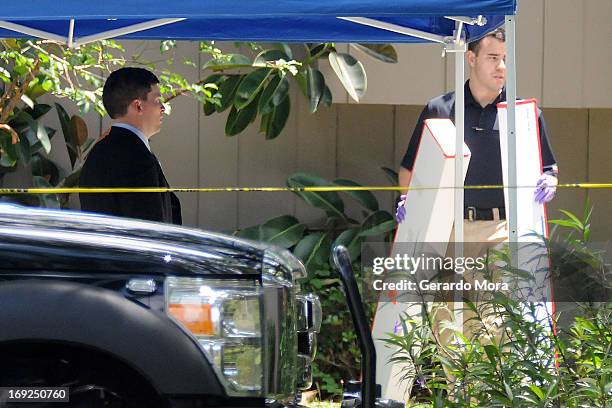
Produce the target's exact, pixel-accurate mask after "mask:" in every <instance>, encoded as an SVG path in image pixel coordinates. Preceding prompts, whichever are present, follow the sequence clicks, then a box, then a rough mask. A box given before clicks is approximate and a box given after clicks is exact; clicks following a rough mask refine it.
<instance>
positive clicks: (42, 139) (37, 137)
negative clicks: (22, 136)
mask: <svg viewBox="0 0 612 408" xmlns="http://www.w3.org/2000/svg"><path fill="white" fill-rule="evenodd" d="M29 126H30V132H26V135H27V137H28V139H32V140H29V141H30V146H32V150H33V151H35V149H34V146H35V144H36V143H37V142H39V143H40V144H41V146H42V148H43V149H44V150H45V152H46V153H49V152H51V140H49V134H48V133H47V128H46V127H45V125H43V123H42V122H39V121H37V120H34V119H32V120H30V121H29Z"/></svg>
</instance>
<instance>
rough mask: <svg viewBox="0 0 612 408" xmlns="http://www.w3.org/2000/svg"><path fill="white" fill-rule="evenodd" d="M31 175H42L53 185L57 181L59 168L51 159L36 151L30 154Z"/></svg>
mask: <svg viewBox="0 0 612 408" xmlns="http://www.w3.org/2000/svg"><path fill="white" fill-rule="evenodd" d="M31 165H32V175H34V176H39V177H43V178H45V179H46V180H49V183H50V184H51V185H52V186H55V185H56V184H57V183H58V181H59V169H58V168H57V166H56V165H55V163H53V162H52V161H51V160H49V159H47V158H46V157H44V156H42V155H41V154H39V153H37V154H35V155H34V156H32V161H31Z"/></svg>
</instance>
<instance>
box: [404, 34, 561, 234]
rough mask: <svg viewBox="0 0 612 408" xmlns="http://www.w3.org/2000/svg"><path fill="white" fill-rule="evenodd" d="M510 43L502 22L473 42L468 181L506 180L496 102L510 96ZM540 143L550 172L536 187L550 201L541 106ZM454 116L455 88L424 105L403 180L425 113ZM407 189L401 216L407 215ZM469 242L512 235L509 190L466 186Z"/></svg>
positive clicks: (552, 182) (553, 169) (553, 181)
mask: <svg viewBox="0 0 612 408" xmlns="http://www.w3.org/2000/svg"><path fill="white" fill-rule="evenodd" d="M505 58H506V44H505V31H504V29H503V28H498V29H497V30H495V31H492V32H491V33H489V34H487V35H486V36H485V37H483V38H482V39H480V40H478V41H475V42H473V43H470V44H469V46H468V52H467V60H468V64H469V65H470V77H469V80H468V81H467V82H466V83H465V133H464V140H465V143H466V144H467V146H468V147H469V148H470V151H471V153H472V155H471V158H470V165H469V168H468V171H467V175H466V178H465V185H466V186H470V185H499V184H503V178H502V167H501V154H500V147H499V124H498V123H499V122H498V119H497V106H496V105H497V103H499V102H502V101H505V100H506V91H505V87H504V84H505V76H506V65H505ZM538 113H539V115H538V121H539V126H540V139H541V140H540V142H541V143H540V145H541V151H542V162H543V165H544V171H545V173H544V174H543V175H542V177H540V179H539V180H538V187H537V189H536V191H535V193H534V195H535V196H534V198H535V200H536V201H538V202H540V203H542V202H548V201H550V200H551V199H552V198H553V197H554V194H555V190H556V185H557V177H556V175H557V166H556V161H555V157H554V155H553V152H552V150H551V148H550V144H549V141H548V136H547V132H546V125H545V123H544V118H543V115H542V112H541V111H539V112H538ZM430 118H450V119H451V120H454V119H455V93H454V92H451V93H448V94H446V95H442V96H439V97H437V98H434V99H432V100H431V101H429V102H428V103H427V106H425V108H424V109H423V112H422V113H421V116H420V117H419V121H418V122H417V125H416V128H415V129H414V132H413V134H412V139H411V140H410V143H409V145H408V149H407V151H406V154H405V155H404V158H403V160H402V163H401V167H400V170H399V182H400V186H408V185H409V184H410V179H411V177H412V172H411V171H412V166H413V165H414V160H415V157H416V152H417V148H418V145H419V142H420V138H421V133H422V131H423V123H424V121H425V119H430ZM405 197H406V196H405V195H402V197H401V200H400V202H399V204H398V211H397V214H396V218H397V219H398V222H402V221H403V219H404V217H405V208H404V201H405ZM464 209H465V210H464V215H465V219H466V220H469V221H471V222H466V223H465V227H464V237H465V239H464V241H465V242H492V241H493V242H503V241H507V237H508V233H507V225H506V221H505V218H506V217H505V209H504V192H503V190H502V189H483V190H476V189H466V190H465V194H464Z"/></svg>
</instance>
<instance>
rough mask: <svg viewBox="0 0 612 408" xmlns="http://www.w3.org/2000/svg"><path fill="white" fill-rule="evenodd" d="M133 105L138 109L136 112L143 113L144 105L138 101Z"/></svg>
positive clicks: (133, 102) (135, 100)
mask: <svg viewBox="0 0 612 408" xmlns="http://www.w3.org/2000/svg"><path fill="white" fill-rule="evenodd" d="M132 105H133V106H134V109H136V112H142V103H141V102H140V101H139V100H138V99H134V100H133V101H132Z"/></svg>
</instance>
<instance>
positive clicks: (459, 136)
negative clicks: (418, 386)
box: [453, 22, 465, 327]
mask: <svg viewBox="0 0 612 408" xmlns="http://www.w3.org/2000/svg"><path fill="white" fill-rule="evenodd" d="M462 30H463V23H461V22H458V23H457V24H456V32H455V46H456V50H455V51H456V52H455V129H456V137H455V186H456V187H458V188H456V189H455V200H454V201H455V239H454V241H455V253H454V256H455V259H458V258H459V257H463V201H464V199H463V196H464V194H463V140H464V133H465V126H464V123H465V118H464V116H465V115H464V114H465V106H464V105H465V95H464V93H465V92H464V89H463V86H464V84H463V82H464V80H465V66H464V59H465V40H464V38H463V36H462V33H461V31H462ZM457 278H461V279H462V278H463V276H457V274H455V279H457ZM453 300H454V302H453V303H454V304H453V311H454V315H455V321H456V322H457V323H461V326H462V327H463V310H462V309H463V302H462V294H461V293H460V292H459V291H455V295H454V299H453Z"/></svg>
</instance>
